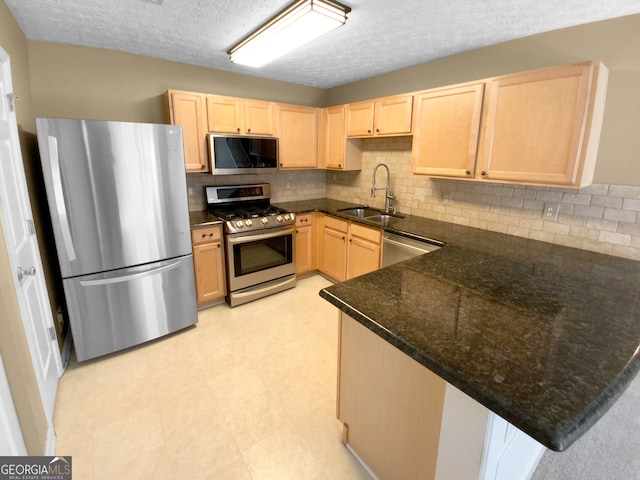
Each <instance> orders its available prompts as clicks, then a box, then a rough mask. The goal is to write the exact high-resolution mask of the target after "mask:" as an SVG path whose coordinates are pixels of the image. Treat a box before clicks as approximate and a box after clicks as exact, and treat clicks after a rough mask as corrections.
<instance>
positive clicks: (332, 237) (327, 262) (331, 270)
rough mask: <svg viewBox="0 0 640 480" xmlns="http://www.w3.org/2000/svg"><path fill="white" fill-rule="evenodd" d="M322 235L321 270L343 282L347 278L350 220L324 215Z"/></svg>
mask: <svg viewBox="0 0 640 480" xmlns="http://www.w3.org/2000/svg"><path fill="white" fill-rule="evenodd" d="M321 218H322V232H321V235H320V244H321V247H320V248H321V249H320V259H319V265H320V271H321V272H322V273H325V274H326V275H328V276H329V277H331V278H333V279H334V280H337V281H339V282H342V281H344V280H346V278H347V235H348V231H349V222H347V221H346V220H342V219H340V218H336V217H332V216H330V215H324V216H322V217H321Z"/></svg>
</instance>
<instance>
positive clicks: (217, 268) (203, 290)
mask: <svg viewBox="0 0 640 480" xmlns="http://www.w3.org/2000/svg"><path fill="white" fill-rule="evenodd" d="M191 242H192V245H193V266H194V270H195V276H196V302H197V305H198V307H204V306H207V305H211V304H214V303H218V302H220V301H222V299H223V298H224V296H225V295H226V294H227V290H226V285H225V274H224V271H225V270H224V269H225V267H224V247H223V243H222V227H221V226H220V225H213V226H208V227H202V228H194V229H192V230H191Z"/></svg>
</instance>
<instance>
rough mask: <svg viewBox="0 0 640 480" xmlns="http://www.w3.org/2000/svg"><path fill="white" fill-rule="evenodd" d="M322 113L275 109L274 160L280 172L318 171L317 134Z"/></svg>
mask: <svg viewBox="0 0 640 480" xmlns="http://www.w3.org/2000/svg"><path fill="white" fill-rule="evenodd" d="M321 112H322V110H321V109H319V108H314V107H303V106H298V105H286V104H277V105H276V119H277V135H278V158H279V159H280V168H281V169H306V168H317V167H318V132H319V121H320V115H321Z"/></svg>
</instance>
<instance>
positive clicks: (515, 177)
mask: <svg viewBox="0 0 640 480" xmlns="http://www.w3.org/2000/svg"><path fill="white" fill-rule="evenodd" d="M607 77H608V70H607V68H606V67H605V66H604V65H603V64H601V63H600V62H597V61H593V62H584V63H579V64H574V65H563V66H560V67H552V68H545V69H541V70H534V71H530V72H523V73H516V74H512V75H504V76H500V77H495V78H490V79H487V80H484V81H483V82H477V83H475V84H465V85H460V86H454V87H448V88H442V89H434V90H428V91H425V92H421V93H419V94H417V96H416V97H417V100H416V115H415V119H414V125H415V128H414V139H413V150H412V171H413V173H418V174H427V175H434V176H439V177H459V178H469V179H473V180H487V181H492V182H500V183H514V184H526V185H545V186H556V187H571V188H581V187H584V186H587V185H590V184H591V182H592V181H593V171H594V168H595V161H596V154H597V149H598V142H599V139H600V128H601V125H602V114H603V111H604V100H605V94H606V86H607ZM482 84H484V85H485V87H484V96H483V94H482ZM479 102H482V103H481V105H482V108H481V115H480V110H479V105H480V104H479ZM476 146H477V149H476Z"/></svg>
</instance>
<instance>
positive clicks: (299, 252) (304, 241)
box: [296, 213, 316, 275]
mask: <svg viewBox="0 0 640 480" xmlns="http://www.w3.org/2000/svg"><path fill="white" fill-rule="evenodd" d="M314 240H315V238H314V230H313V214H311V213H310V214H304V215H298V216H297V217H296V275H304V274H307V273H309V272H312V271H313V270H315V269H316V261H315V257H316V255H315V241H314Z"/></svg>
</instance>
